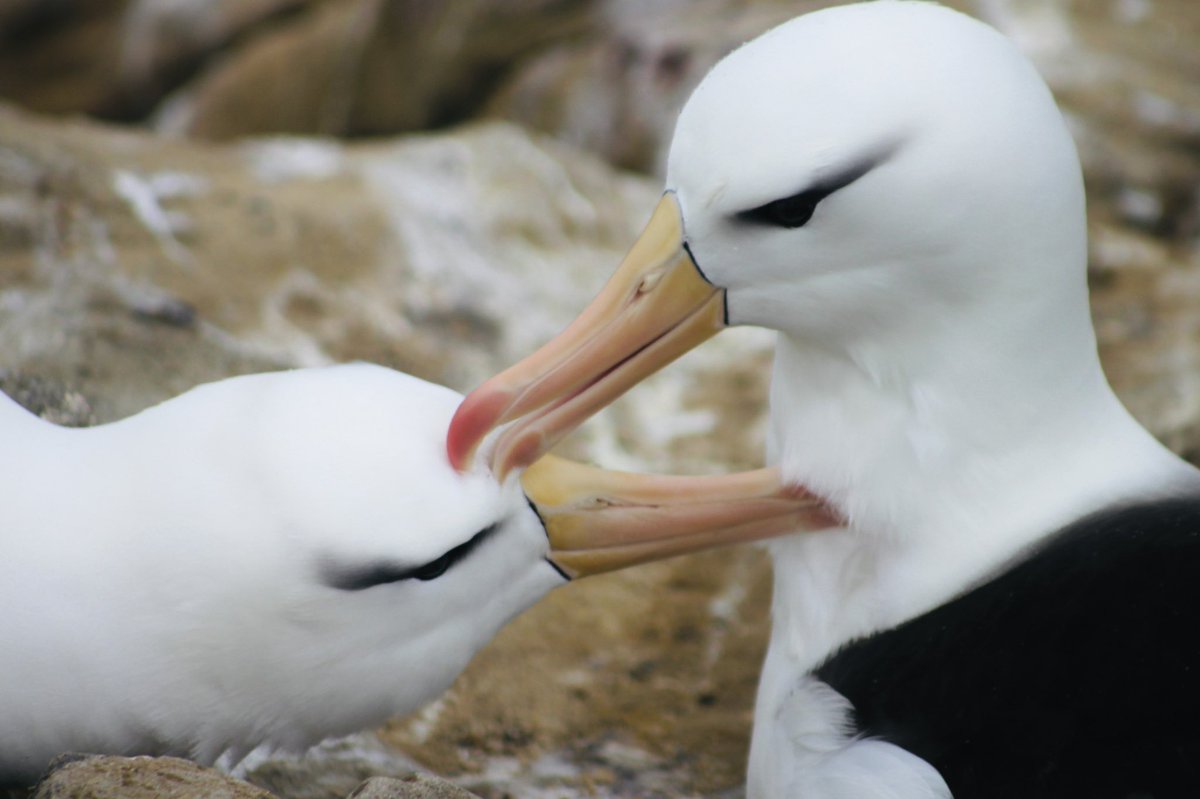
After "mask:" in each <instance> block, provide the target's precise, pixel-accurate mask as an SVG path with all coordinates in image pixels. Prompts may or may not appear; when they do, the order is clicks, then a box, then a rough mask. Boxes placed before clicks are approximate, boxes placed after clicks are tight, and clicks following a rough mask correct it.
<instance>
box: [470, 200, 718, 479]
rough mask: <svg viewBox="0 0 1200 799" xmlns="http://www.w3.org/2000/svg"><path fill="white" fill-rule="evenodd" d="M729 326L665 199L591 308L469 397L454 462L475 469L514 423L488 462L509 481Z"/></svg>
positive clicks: (675, 205)
mask: <svg viewBox="0 0 1200 799" xmlns="http://www.w3.org/2000/svg"><path fill="white" fill-rule="evenodd" d="M724 325H725V302H724V292H723V291H721V290H720V289H718V288H716V287H715V286H713V285H712V284H710V283H708V282H707V281H706V280H705V279H704V277H703V276H702V275H701V274H700V271H699V270H698V269H697V268H696V265H695V264H694V263H693V262H692V259H691V256H690V255H689V254H688V252H687V250H686V248H685V247H684V240H683V225H682V222H681V218H680V212H679V205H678V203H677V202H676V201H675V198H674V195H673V194H670V193H668V194H665V195H663V198H662V200H661V201H660V202H659V203H658V207H657V208H655V209H654V213H653V215H652V216H651V217H650V222H649V224H647V225H646V229H645V230H644V231H643V232H642V235H641V236H640V237H639V238H638V240H637V242H636V243H634V245H633V248H632V249H631V250H630V251H629V253H628V254H627V255H626V256H625V260H624V261H622V262H621V265H620V267H619V268H618V269H617V272H616V274H614V275H613V276H612V278H611V279H610V280H609V282H608V284H607V285H606V286H605V287H604V288H603V289H602V290H601V292H600V294H599V295H598V296H597V297H596V299H595V300H593V301H592V303H591V305H589V306H588V307H587V308H586V309H585V310H584V311H583V313H581V314H580V315H579V317H578V318H576V319H575V321H574V322H572V323H571V325H570V326H569V327H567V329H566V330H564V331H563V332H562V333H560V334H559V335H558V336H557V337H555V338H554V339H552V340H551V341H550V342H548V343H547V344H546V345H545V346H543V347H542V348H541V349H539V350H538V351H537V352H535V353H534V354H533V355H530V356H529V357H528V358H526V359H524V360H523V361H521V362H519V363H517V364H516V365H514V366H512V367H510V368H509V369H506V370H505V371H503V372H501V373H500V374H498V375H496V376H495V377H493V378H492V379H490V380H488V381H487V382H486V383H484V384H483V385H482V386H480V387H479V388H477V389H475V390H474V391H472V392H471V393H470V395H468V396H467V398H466V400H464V401H463V403H462V405H461V406H459V409H458V411H457V412H456V413H455V415H454V419H453V420H452V421H451V423H450V430H449V433H448V435H447V439H446V449H447V453H448V454H449V456H450V462H451V463H452V464H454V466H455V468H457V469H460V470H461V469H464V468H466V467H467V465H468V464H469V463H470V461H471V459H472V457H473V456H474V453H475V450H476V448H477V447H478V446H479V444H480V442H481V441H483V439H484V438H485V437H486V436H487V435H488V434H489V433H491V432H492V431H493V430H495V429H496V428H498V427H500V426H501V425H504V424H507V423H508V422H514V423H513V424H512V425H510V426H509V427H508V428H507V429H505V430H504V431H502V432H501V433H500V434H499V436H498V437H497V439H496V441H495V445H494V447H493V448H492V449H491V451H490V453H489V460H490V463H491V467H492V471H493V472H494V473H495V474H496V476H497V477H498V478H499V479H501V480H503V479H504V477H505V476H506V475H507V474H508V473H509V472H510V471H512V470H514V469H519V468H522V467H525V466H528V465H529V464H531V463H533V462H534V461H536V460H537V459H538V458H539V457H540V456H541V455H542V454H544V453H545V452H547V451H549V450H550V448H551V447H553V446H554V445H555V444H556V443H557V442H558V441H559V440H560V439H561V438H562V437H563V436H565V435H566V434H567V433H569V432H570V431H571V430H573V429H575V427H577V426H578V425H579V424H580V423H581V422H582V421H583V420H584V419H586V418H588V417H589V416H591V415H592V414H593V413H595V412H596V411H598V410H600V409H601V408H603V407H604V406H605V405H607V404H608V403H610V402H612V401H613V400H614V399H616V398H617V397H619V396H620V395H621V394H623V393H625V392H626V391H627V390H629V388H630V387H632V386H634V385H635V384H637V383H638V382H639V381H641V380H642V379H643V378H645V377H646V376H648V375H650V374H652V373H653V372H655V371H657V370H658V369H660V368H661V367H663V366H665V365H666V364H668V363H670V362H671V361H673V360H675V359H676V358H678V357H679V356H680V355H682V354H683V353H685V352H687V351H688V350H690V349H692V348H693V347H695V346H696V345H697V344H699V343H701V342H702V341H705V340H706V339H708V338H710V337H712V336H713V335H714V334H715V333H717V332H718V331H719V330H721V329H722V328H723V327H724ZM514 420H515V421H514Z"/></svg>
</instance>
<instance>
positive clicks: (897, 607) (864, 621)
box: [769, 320, 1200, 666]
mask: <svg viewBox="0 0 1200 799" xmlns="http://www.w3.org/2000/svg"><path fill="white" fill-rule="evenodd" d="M973 329H974V330H975V331H979V330H980V329H981V328H980V327H974V328H973ZM1032 329H1036V326H1034V328H1032ZM1043 329H1044V328H1043ZM1075 329H1076V330H1079V327H1078V326H1076V328H1075ZM1085 334H1086V335H1085ZM1016 338H1019V337H1014V336H1013V335H1012V333H1011V331H1009V332H1008V333H1006V334H1005V336H1004V337H1003V339H1001V340H999V341H997V342H995V343H993V344H989V343H988V342H983V341H978V340H972V339H970V338H969V337H964V338H959V339H954V338H951V339H949V340H947V339H946V338H945V337H944V336H943V337H942V338H941V339H940V341H942V342H946V341H949V342H950V343H945V344H940V345H939V346H938V348H937V349H936V350H935V352H936V361H934V360H931V359H930V358H929V354H928V352H926V351H925V350H924V344H925V342H919V344H920V346H919V347H914V348H913V349H912V353H911V354H912V355H913V356H914V357H912V358H909V357H908V356H909V354H910V353H906V352H905V351H904V350H903V349H901V348H898V347H897V346H896V342H892V343H891V345H890V346H889V347H888V350H887V352H888V355H889V356H890V358H891V360H890V361H888V362H886V363H885V362H873V361H872V358H871V356H870V354H869V353H856V354H846V353H842V354H834V353H832V352H830V351H823V350H820V349H816V348H813V347H811V346H807V345H806V344H805V343H804V342H802V341H799V340H797V339H794V338H791V337H789V336H786V335H781V337H780V342H779V346H778V350H777V354H776V363H775V372H774V383H773V386H772V398H771V399H772V420H771V421H772V427H771V440H770V445H769V446H770V448H771V453H770V454H771V458H772V460H775V461H777V462H778V463H780V464H781V466H782V468H783V469H784V471H785V473H786V474H787V476H788V477H790V478H792V479H795V480H797V481H798V482H800V483H801V484H803V485H805V486H807V487H808V488H810V489H811V490H813V491H815V492H817V493H818V494H820V495H822V496H824V497H825V498H826V499H828V500H829V501H830V503H831V504H833V505H834V506H835V507H836V508H837V509H838V510H839V511H841V512H842V514H843V515H844V516H845V517H846V518H847V519H848V521H849V525H848V529H847V530H845V531H841V532H834V533H818V534H812V535H800V536H793V537H791V538H788V539H784V540H782V541H779V542H776V543H775V544H773V545H772V552H773V554H774V557H775V564H776V586H777V587H776V598H775V636H776V638H780V637H782V638H783V639H784V640H785V641H786V642H787V643H786V644H785V646H786V647H787V648H788V649H789V650H790V654H791V657H792V658H795V659H797V660H799V661H800V662H801V663H803V664H804V665H806V666H812V665H815V664H816V663H817V662H819V660H820V659H822V658H823V657H824V656H825V655H826V654H827V653H828V652H829V651H831V650H832V649H834V648H836V647H837V646H838V645H840V644H841V643H844V642H845V641H847V640H849V639H851V638H854V637H857V636H860V635H864V634H867V633H870V632H872V631H874V630H877V629H882V628H887V627H890V626H894V625H895V624H897V623H899V622H901V621H903V620H904V619H906V618H910V617H912V616H914V615H918V614H919V613H921V612H923V611H925V610H928V609H931V608H932V607H935V606H936V605H938V604H941V603H942V602H944V601H946V600H948V599H950V598H952V597H953V596H954V595H956V594H958V593H960V592H961V591H963V590H964V589H966V588H968V587H969V586H970V585H972V584H973V583H975V582H977V581H978V580H980V579H982V578H984V577H986V576H987V574H988V573H990V572H991V571H994V570H995V569H997V568H998V567H1000V566H1002V565H1003V564H1004V563H1005V562H1006V561H1008V560H1010V559H1011V558H1013V557H1014V556H1016V555H1017V554H1019V552H1020V551H1021V550H1022V549H1023V548H1025V547H1027V546H1029V545H1031V544H1033V543H1035V542H1036V541H1037V540H1039V539H1040V538H1042V537H1044V536H1046V535H1049V534H1051V533H1053V532H1054V531H1055V530H1057V529H1058V528H1060V527H1061V526H1063V525H1065V524H1067V523H1069V522H1070V521H1072V520H1073V519H1075V518H1078V517H1079V516H1081V515H1085V514H1086V513H1088V512H1089V511H1091V510H1096V509H1100V508H1103V507H1106V506H1109V505H1112V504H1116V503H1119V502H1121V501H1123V500H1127V499H1129V498H1132V497H1134V496H1140V497H1152V496H1154V495H1155V494H1156V493H1169V492H1173V491H1178V490H1179V489H1180V488H1181V487H1183V486H1191V487H1192V488H1196V487H1200V472H1197V470H1195V469H1194V468H1193V467H1191V466H1189V465H1188V464H1186V463H1184V462H1183V461H1181V460H1179V459H1178V458H1176V457H1175V456H1174V455H1173V454H1171V453H1170V452H1169V451H1168V450H1166V449H1165V448H1164V447H1163V446H1162V445H1160V444H1159V443H1158V442H1157V441H1155V440H1154V439H1153V438H1152V437H1151V436H1150V435H1149V434H1148V433H1147V432H1146V431H1145V430H1143V429H1142V428H1141V427H1140V426H1139V425H1138V424H1137V422H1135V421H1134V420H1133V419H1132V418H1131V417H1130V416H1129V414H1128V413H1127V412H1126V410H1125V409H1124V407H1123V406H1122V405H1121V404H1120V402H1119V401H1118V400H1117V399H1116V397H1115V396H1114V395H1113V393H1112V391H1111V389H1110V388H1109V386H1108V384H1107V382H1106V380H1105V378H1104V375H1103V372H1102V371H1101V369H1100V365H1099V361H1098V359H1097V358H1096V355H1095V349H1094V345H1093V344H1091V340H1092V339H1091V328H1090V324H1088V323H1087V322H1086V320H1085V321H1084V324H1083V327H1082V332H1080V333H1079V334H1078V335H1077V336H1076V337H1075V338H1074V340H1073V339H1072V338H1071V337H1070V336H1061V337H1058V338H1056V339H1054V340H1052V341H1045V340H1043V341H1041V342H1040V344H1039V343H1038V342H1036V341H1030V342H1021V341H1019V340H1015V339H1016ZM1001 347H1004V348H1009V351H1003V350H1002V349H1001ZM1011 347H1016V348H1017V351H1012V349H1011ZM1022 348H1029V349H1026V350H1025V351H1024V353H1023V355H1024V357H1022V352H1021V349H1022ZM918 350H920V351H921V352H922V355H921V357H919V358H918V357H916V353H917V351H918ZM776 643H778V644H783V641H777V642H776Z"/></svg>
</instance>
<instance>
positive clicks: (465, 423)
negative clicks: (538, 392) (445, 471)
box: [446, 383, 510, 472]
mask: <svg viewBox="0 0 1200 799" xmlns="http://www.w3.org/2000/svg"><path fill="white" fill-rule="evenodd" d="M509 399H510V398H509V395H508V393H507V392H504V391H499V390H496V389H493V388H491V387H490V386H489V384H488V383H485V384H484V385H482V386H480V387H479V388H477V389H475V390H474V391H472V392H471V393H470V394H468V395H467V397H466V399H464V400H463V401H462V404H460V405H459V406H458V409H457V410H456V411H455V412H454V416H453V418H451V419H450V427H449V429H448V430H447V431H446V456H447V457H448V458H449V459H450V465H451V466H453V467H454V468H455V469H457V470H458V471H460V472H461V471H463V470H465V469H466V468H467V465H468V464H469V463H470V461H471V456H472V455H474V454H475V450H476V448H478V446H479V442H481V441H483V439H484V437H485V436H486V435H487V434H488V433H490V432H491V431H492V429H493V428H494V427H496V426H497V425H498V424H500V422H501V421H502V419H503V416H504V412H505V410H506V409H507V407H508V404H509Z"/></svg>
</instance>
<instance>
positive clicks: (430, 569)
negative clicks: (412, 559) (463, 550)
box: [408, 550, 456, 580]
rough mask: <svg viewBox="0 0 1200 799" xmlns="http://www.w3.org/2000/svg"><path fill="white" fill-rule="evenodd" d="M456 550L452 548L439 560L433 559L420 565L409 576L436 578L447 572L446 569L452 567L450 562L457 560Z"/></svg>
mask: <svg viewBox="0 0 1200 799" xmlns="http://www.w3.org/2000/svg"><path fill="white" fill-rule="evenodd" d="M455 554H456V553H455V552H454V550H450V551H449V552H447V553H446V554H445V555H442V556H441V557H440V558H438V559H437V560H431V561H429V562H428V563H426V564H425V565H424V566H418V567H417V568H415V569H413V570H412V571H411V572H409V573H408V576H409V577H412V578H414V579H417V580H436V579H437V578H439V577H441V576H442V575H443V574H445V573H446V569H449V568H450V564H452V563H454V561H455V560H456V558H455Z"/></svg>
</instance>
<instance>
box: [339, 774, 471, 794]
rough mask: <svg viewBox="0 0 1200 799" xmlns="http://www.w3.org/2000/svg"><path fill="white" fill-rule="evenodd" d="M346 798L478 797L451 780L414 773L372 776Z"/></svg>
mask: <svg viewBox="0 0 1200 799" xmlns="http://www.w3.org/2000/svg"><path fill="white" fill-rule="evenodd" d="M346 799H478V797H476V796H475V794H473V793H471V792H470V791H464V790H463V789H462V788H459V787H458V786H457V785H455V784H454V783H452V782H447V781H446V780H443V779H439V778H437V777H431V776H428V775H426V774H414V775H413V776H411V777H407V778H405V779H395V778H393V777H373V778H371V779H369V780H367V781H366V782H364V783H363V784H362V785H360V786H358V788H356V789H355V790H354V792H353V793H351V794H350V795H349V796H348V797H346Z"/></svg>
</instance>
